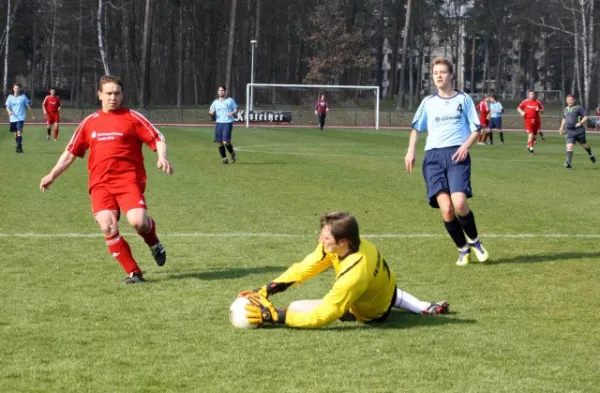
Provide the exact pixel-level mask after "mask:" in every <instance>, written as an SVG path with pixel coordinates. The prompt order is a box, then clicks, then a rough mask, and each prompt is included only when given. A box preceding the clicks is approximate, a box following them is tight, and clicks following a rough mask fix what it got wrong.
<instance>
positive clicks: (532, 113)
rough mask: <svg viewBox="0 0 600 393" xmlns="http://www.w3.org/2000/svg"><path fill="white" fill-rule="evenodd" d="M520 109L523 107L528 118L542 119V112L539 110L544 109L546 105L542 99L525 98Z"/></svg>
mask: <svg viewBox="0 0 600 393" xmlns="http://www.w3.org/2000/svg"><path fill="white" fill-rule="evenodd" d="M519 109H521V110H522V111H525V119H526V120H532V119H534V120H539V119H540V112H538V109H540V110H542V111H543V110H544V105H543V104H542V102H541V101H540V100H530V99H527V100H523V102H521V105H519Z"/></svg>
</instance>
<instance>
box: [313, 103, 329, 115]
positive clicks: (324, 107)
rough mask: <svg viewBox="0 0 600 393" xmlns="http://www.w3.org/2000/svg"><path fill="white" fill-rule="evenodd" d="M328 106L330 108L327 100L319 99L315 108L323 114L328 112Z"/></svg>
mask: <svg viewBox="0 0 600 393" xmlns="http://www.w3.org/2000/svg"><path fill="white" fill-rule="evenodd" d="M327 108H329V105H328V104H327V100H319V101H317V105H316V106H315V110H316V111H317V113H318V114H319V115H322V114H323V113H325V112H327Z"/></svg>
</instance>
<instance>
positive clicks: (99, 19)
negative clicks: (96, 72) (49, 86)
mask: <svg viewBox="0 0 600 393" xmlns="http://www.w3.org/2000/svg"><path fill="white" fill-rule="evenodd" d="M103 20H104V0H98V14H97V18H96V23H97V26H98V49H99V50H100V58H101V59H102V65H103V66H104V74H105V75H110V68H109V67H108V62H107V61H106V50H105V49H104V30H103V29H102V21H103ZM53 46H54V45H53ZM51 53H52V52H51ZM50 77H52V63H50Z"/></svg>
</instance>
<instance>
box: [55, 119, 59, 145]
mask: <svg viewBox="0 0 600 393" xmlns="http://www.w3.org/2000/svg"><path fill="white" fill-rule="evenodd" d="M57 116H58V115H57ZM54 120H55V121H54V141H55V142H56V140H57V139H58V126H59V120H58V117H56V118H55V119H54Z"/></svg>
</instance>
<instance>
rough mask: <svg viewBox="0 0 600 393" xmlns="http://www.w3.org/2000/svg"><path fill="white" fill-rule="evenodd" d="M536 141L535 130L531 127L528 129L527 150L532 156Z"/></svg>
mask: <svg viewBox="0 0 600 393" xmlns="http://www.w3.org/2000/svg"><path fill="white" fill-rule="evenodd" d="M534 139H535V135H534V134H533V130H532V128H531V126H530V127H529V128H528V129H527V150H529V153H530V154H533V145H534Z"/></svg>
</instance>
